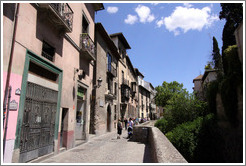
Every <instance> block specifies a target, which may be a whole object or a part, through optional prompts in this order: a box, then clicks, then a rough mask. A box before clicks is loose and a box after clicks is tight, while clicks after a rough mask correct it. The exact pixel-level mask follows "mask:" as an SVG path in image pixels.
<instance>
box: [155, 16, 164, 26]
mask: <svg viewBox="0 0 246 166" xmlns="http://www.w3.org/2000/svg"><path fill="white" fill-rule="evenodd" d="M163 24H164V18H163V17H161V19H160V20H159V21H156V25H157V27H158V28H160V27H161V26H162V25H163Z"/></svg>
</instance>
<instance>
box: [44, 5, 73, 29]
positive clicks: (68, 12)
mask: <svg viewBox="0 0 246 166" xmlns="http://www.w3.org/2000/svg"><path fill="white" fill-rule="evenodd" d="M39 7H40V8H42V9H46V10H43V12H45V11H47V12H49V14H48V15H47V16H48V17H47V18H48V19H49V20H51V21H52V22H53V23H54V24H55V25H56V26H57V27H58V28H59V29H63V30H65V32H72V29H73V10H72V9H71V8H70V6H69V5H68V4H67V3H39Z"/></svg>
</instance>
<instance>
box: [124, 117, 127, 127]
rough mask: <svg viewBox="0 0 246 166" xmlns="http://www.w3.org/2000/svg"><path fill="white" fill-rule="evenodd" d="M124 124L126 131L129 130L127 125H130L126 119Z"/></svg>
mask: <svg viewBox="0 0 246 166" xmlns="http://www.w3.org/2000/svg"><path fill="white" fill-rule="evenodd" d="M124 123H125V129H126V130H127V124H128V121H127V119H126V118H125V119H124Z"/></svg>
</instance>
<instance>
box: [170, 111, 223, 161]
mask: <svg viewBox="0 0 246 166" xmlns="http://www.w3.org/2000/svg"><path fill="white" fill-rule="evenodd" d="M166 137H167V138H168V139H169V140H170V142H172V144H173V145H174V146H175V147H176V148H177V150H178V151H179V152H180V153H181V154H182V155H183V156H184V157H185V158H186V160H187V161H188V162H220V161H221V156H220V154H221V153H219V151H220V150H221V149H222V148H221V147H220V145H222V139H221V137H220V135H219V132H218V127H217V123H216V119H215V116H214V114H208V115H207V116H205V117H198V118H197V119H195V120H194V121H192V122H186V123H183V124H181V125H178V126H177V127H176V128H174V129H173V130H172V131H170V132H168V133H167V134H166Z"/></svg>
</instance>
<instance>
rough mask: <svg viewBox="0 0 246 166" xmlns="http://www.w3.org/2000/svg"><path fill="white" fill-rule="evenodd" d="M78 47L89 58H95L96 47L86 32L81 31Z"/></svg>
mask: <svg viewBox="0 0 246 166" xmlns="http://www.w3.org/2000/svg"><path fill="white" fill-rule="evenodd" d="M80 47H81V50H82V51H83V52H84V53H85V56H86V57H87V58H88V59H90V60H95V59H96V57H95V53H96V47H95V44H94V42H93V41H92V39H91V38H90V36H89V34H88V33H82V34H81V35H80Z"/></svg>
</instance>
